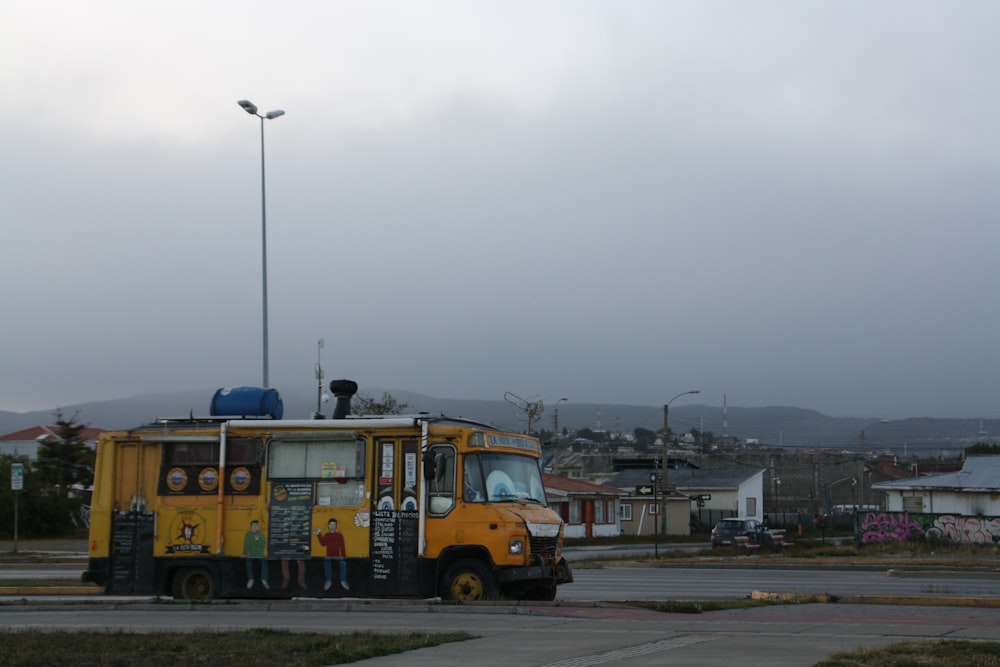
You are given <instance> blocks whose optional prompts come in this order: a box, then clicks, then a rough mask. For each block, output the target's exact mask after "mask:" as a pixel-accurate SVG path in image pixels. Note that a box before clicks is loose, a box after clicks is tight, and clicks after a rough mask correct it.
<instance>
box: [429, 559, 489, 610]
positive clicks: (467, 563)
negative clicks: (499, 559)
mask: <svg viewBox="0 0 1000 667" xmlns="http://www.w3.org/2000/svg"><path fill="white" fill-rule="evenodd" d="M441 597H442V598H444V599H446V600H460V601H462V602H468V601H474V600H495V599H497V584H496V580H495V579H494V578H493V573H492V572H490V570H489V568H488V567H486V564H485V563H483V562H482V561H480V560H475V559H473V558H463V559H462V560H460V561H457V562H456V563H455V564H454V565H452V566H451V567H449V568H448V571H447V572H446V573H445V575H444V580H443V581H442V585H441Z"/></svg>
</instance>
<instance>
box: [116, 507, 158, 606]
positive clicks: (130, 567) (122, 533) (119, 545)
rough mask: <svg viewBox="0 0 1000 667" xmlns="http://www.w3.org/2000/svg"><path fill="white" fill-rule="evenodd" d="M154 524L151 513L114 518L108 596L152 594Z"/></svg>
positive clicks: (118, 514)
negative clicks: (114, 594) (110, 594)
mask: <svg viewBox="0 0 1000 667" xmlns="http://www.w3.org/2000/svg"><path fill="white" fill-rule="evenodd" d="M153 523H154V515H153V514H152V513H146V512H118V513H116V514H115V515H114V527H113V535H112V545H111V581H110V582H109V584H108V592H109V593H150V592H152V589H153Z"/></svg>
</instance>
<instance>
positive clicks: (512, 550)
mask: <svg viewBox="0 0 1000 667" xmlns="http://www.w3.org/2000/svg"><path fill="white" fill-rule="evenodd" d="M507 553H509V554H511V555H513V556H519V555H521V554H523V553H524V540H511V541H510V542H508V543H507Z"/></svg>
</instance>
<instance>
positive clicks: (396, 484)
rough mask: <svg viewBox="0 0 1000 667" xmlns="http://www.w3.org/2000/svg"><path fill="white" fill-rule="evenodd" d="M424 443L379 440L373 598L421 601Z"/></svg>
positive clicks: (374, 500)
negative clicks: (421, 463)
mask: <svg viewBox="0 0 1000 667" xmlns="http://www.w3.org/2000/svg"><path fill="white" fill-rule="evenodd" d="M419 458H420V443H419V441H418V440H417V439H415V438H414V439H405V438H377V439H376V441H375V456H373V457H372V459H373V461H372V464H373V465H374V466H375V469H374V471H373V472H374V475H373V478H374V480H375V493H373V494H372V508H371V516H372V521H371V582H370V589H371V593H372V595H374V596H414V595H419V590H420V589H419V581H418V565H417V553H418V535H419V525H420V523H419V516H420V515H419V512H418V501H417V499H418V498H419V493H420V487H419V485H420V483H421V480H420V475H419V467H418V463H419Z"/></svg>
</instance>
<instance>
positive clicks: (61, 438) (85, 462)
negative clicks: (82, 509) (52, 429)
mask: <svg viewBox="0 0 1000 667" xmlns="http://www.w3.org/2000/svg"><path fill="white" fill-rule="evenodd" d="M55 418H56V436H55V437H50V438H46V439H45V440H43V441H42V442H41V443H40V444H39V446H38V460H37V461H36V463H35V467H36V468H37V471H38V476H39V480H40V481H41V482H42V483H43V484H45V485H47V486H48V487H49V488H51V489H52V490H53V491H54V492H55V493H56V494H57V495H59V496H60V497H61V498H64V499H65V498H69V497H70V496H71V495H72V494H71V491H72V490H73V488H74V487H75V486H76V487H83V488H88V487H90V486H91V485H92V484H93V483H94V460H95V458H96V452H95V450H94V449H93V448H91V446H90V445H88V444H87V443H86V442H85V441H84V439H83V438H82V437H81V435H80V434H81V433H83V429H85V428H86V425H85V424H78V423H77V422H76V415H73V416H72V417H70V418H69V419H66V418H65V417H64V416H63V414H62V412H61V411H56V414H55Z"/></svg>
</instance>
